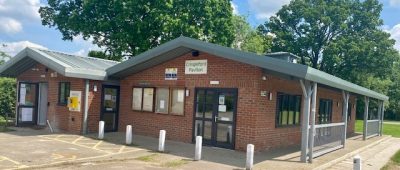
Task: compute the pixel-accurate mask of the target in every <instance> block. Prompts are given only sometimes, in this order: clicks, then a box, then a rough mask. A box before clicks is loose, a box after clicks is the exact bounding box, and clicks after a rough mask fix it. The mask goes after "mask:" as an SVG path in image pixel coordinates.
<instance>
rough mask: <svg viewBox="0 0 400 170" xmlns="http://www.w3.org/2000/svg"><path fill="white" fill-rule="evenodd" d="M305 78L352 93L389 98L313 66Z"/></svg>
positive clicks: (382, 98)
mask: <svg viewBox="0 0 400 170" xmlns="http://www.w3.org/2000/svg"><path fill="white" fill-rule="evenodd" d="M305 79H306V80H309V81H313V82H317V83H321V84H325V85H328V86H331V87H335V88H338V89H342V90H345V91H349V92H352V93H357V94H360V95H365V96H368V97H372V98H376V99H379V100H384V101H386V100H388V99H389V97H388V96H385V95H383V94H380V93H377V92H375V91H372V90H370V89H367V88H365V87H361V86H359V85H356V84H354V83H350V82H348V81H346V80H343V79H341V78H338V77H335V76H333V75H330V74H328V73H325V72H322V71H319V70H317V69H314V68H311V67H308V71H307V76H306V78H305Z"/></svg>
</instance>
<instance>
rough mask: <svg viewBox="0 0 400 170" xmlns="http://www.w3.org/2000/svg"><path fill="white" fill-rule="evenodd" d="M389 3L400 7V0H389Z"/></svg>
mask: <svg viewBox="0 0 400 170" xmlns="http://www.w3.org/2000/svg"><path fill="white" fill-rule="evenodd" d="M389 5H390V6H392V7H400V0H389Z"/></svg>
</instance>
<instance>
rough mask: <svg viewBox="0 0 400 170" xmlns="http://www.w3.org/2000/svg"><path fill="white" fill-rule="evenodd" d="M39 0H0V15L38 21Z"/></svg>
mask: <svg viewBox="0 0 400 170" xmlns="http://www.w3.org/2000/svg"><path fill="white" fill-rule="evenodd" d="M39 8H40V1H39V0H0V16H3V17H10V18H14V19H16V20H24V21H31V20H35V21H39V20H40V15H39Z"/></svg>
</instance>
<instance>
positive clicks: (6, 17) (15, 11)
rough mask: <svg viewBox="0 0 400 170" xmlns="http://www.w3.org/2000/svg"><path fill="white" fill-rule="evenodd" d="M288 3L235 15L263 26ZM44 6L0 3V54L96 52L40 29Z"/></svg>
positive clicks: (22, 0)
mask: <svg viewBox="0 0 400 170" xmlns="http://www.w3.org/2000/svg"><path fill="white" fill-rule="evenodd" d="M380 1H381V3H383V5H384V8H383V11H382V13H381V17H382V19H383V20H384V26H383V28H382V29H384V30H385V31H387V32H389V33H391V35H392V38H393V39H395V40H397V41H398V43H397V44H396V48H397V49H399V50H400V0H380ZM289 2H290V0H233V1H232V7H233V8H234V13H235V14H239V15H246V16H248V21H249V22H250V24H251V25H252V26H254V27H255V26H257V25H259V24H263V23H264V22H265V21H266V20H267V19H268V18H269V17H270V16H271V15H273V14H274V13H276V12H277V11H278V10H279V9H280V8H281V7H282V5H285V4H288V3H289ZM44 5H46V1H44V0H0V23H1V24H0V44H5V45H6V46H0V50H2V51H5V52H7V53H8V54H10V55H12V56H13V55H15V54H16V53H18V52H19V51H20V50H22V49H23V48H25V47H27V46H32V47H39V48H48V49H50V50H55V51H62V52H67V53H71V54H78V55H86V54H87V53H88V51H90V50H96V49H97V50H98V49H99V48H98V47H97V46H96V45H93V44H92V43H91V42H90V40H89V41H86V40H83V39H82V37H81V36H77V37H76V38H74V40H73V41H63V40H62V36H61V34H60V33H59V32H58V31H57V30H56V29H55V28H48V27H45V26H42V25H41V21H40V16H39V13H38V9H39V7H40V6H44Z"/></svg>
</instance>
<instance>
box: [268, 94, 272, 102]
mask: <svg viewBox="0 0 400 170" xmlns="http://www.w3.org/2000/svg"><path fill="white" fill-rule="evenodd" d="M268 98H269V100H272V92H269V95H268Z"/></svg>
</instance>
